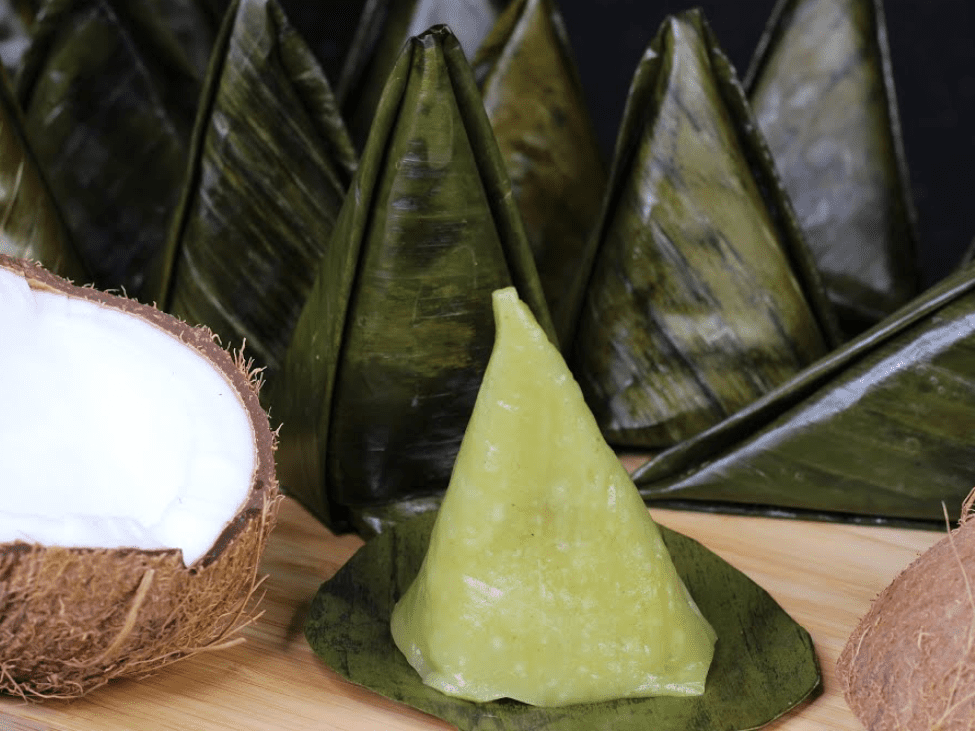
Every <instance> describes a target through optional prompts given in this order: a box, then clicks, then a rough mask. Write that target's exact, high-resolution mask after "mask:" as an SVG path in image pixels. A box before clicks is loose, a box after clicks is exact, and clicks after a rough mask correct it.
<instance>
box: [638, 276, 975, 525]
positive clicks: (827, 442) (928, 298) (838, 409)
mask: <svg viewBox="0 0 975 731" xmlns="http://www.w3.org/2000/svg"><path fill="white" fill-rule="evenodd" d="M973 382H975V270H973V269H971V268H967V269H961V270H959V271H958V272H956V273H955V274H953V275H952V276H950V277H948V278H946V279H945V280H944V281H943V282H941V283H939V284H938V285H936V286H935V287H932V288H931V289H930V290H928V291H926V292H925V293H924V294H922V295H920V296H919V297H917V298H916V299H915V300H912V301H911V302H910V303H909V304H908V305H907V306H905V307H903V308H901V309H900V310H898V311H897V312H895V313H894V314H892V315H891V316H890V317H888V318H887V319H885V320H883V321H882V322H881V323H880V324H878V325H877V326H875V327H874V328H871V329H870V330H868V331H867V332H865V333H864V334H863V335H861V336H859V337H858V338H856V339H854V340H852V341H850V342H849V343H848V344H846V345H844V346H843V347H841V348H838V349H836V350H834V351H833V352H832V353H830V354H829V356H827V357H826V358H824V359H822V360H820V361H818V362H817V363H815V364H813V365H812V366H810V367H809V368H807V369H806V370H804V371H803V372H801V373H799V374H798V375H796V376H795V377H794V378H793V379H791V380H790V381H788V382H787V383H785V384H783V385H782V386H780V387H779V388H778V389H776V390H774V391H772V392H770V393H769V394H767V395H766V396H765V397H763V398H762V399H760V400H758V401H756V402H754V403H753V404H751V405H750V406H748V407H746V408H744V409H742V410H741V411H740V412H739V413H737V414H735V415H734V416H732V417H730V418H729V419H727V420H725V421H724V422H722V423H721V424H719V425H717V426H715V427H714V428H712V429H710V430H708V431H705V432H703V433H701V434H699V435H698V436H696V437H694V438H692V439H689V440H687V441H685V442H684V443H682V444H680V445H677V446H676V447H674V448H672V449H669V450H666V451H664V452H663V453H661V454H659V455H657V456H656V457H655V458H654V459H653V460H652V461H651V462H649V463H648V464H646V465H645V466H644V467H642V468H641V469H639V470H637V472H636V473H635V474H634V476H633V477H634V481H635V482H636V484H637V486H638V487H639V488H640V491H641V493H642V494H643V495H644V497H645V499H647V500H649V501H650V502H651V504H652V503H653V502H654V501H675V502H678V503H680V504H682V505H684V506H687V507H693V508H703V509H712V508H720V509H732V510H748V511H751V510H758V511H760V512H772V513H773V514H779V515H796V514H798V515H800V516H805V517H823V518H829V519H845V520H859V521H866V522H876V521H877V520H882V521H891V520H893V521H898V522H904V521H928V525H930V526H932V527H934V526H938V525H943V524H944V518H943V513H942V502H943V503H944V504H946V505H947V506H948V509H949V511H951V510H955V511H957V508H958V506H959V505H960V504H961V503H962V501H963V499H964V497H965V496H966V495H967V494H968V492H969V491H970V490H971V487H972V485H973V484H975V438H973V434H975V388H973V386H972V384H973ZM955 516H956V517H957V513H956V514H955Z"/></svg>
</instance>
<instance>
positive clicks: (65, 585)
mask: <svg viewBox="0 0 975 731" xmlns="http://www.w3.org/2000/svg"><path fill="white" fill-rule="evenodd" d="M0 267H2V268H5V269H8V270H10V271H12V272H14V273H17V274H21V275H23V276H24V277H25V278H26V279H27V281H28V283H29V285H30V286H31V288H32V289H35V290H38V289H40V290H48V291H55V292H60V293H63V294H65V295H67V296H69V297H76V298H80V299H86V300H89V301H91V302H95V303H97V304H99V305H102V306H104V307H109V308H114V309H119V310H122V311H123V312H126V313H129V314H131V315H132V316H133V317H139V318H142V319H144V320H146V321H148V322H149V323H151V324H152V325H155V326H156V327H158V328H160V329H161V330H163V331H165V332H167V333H170V334H171V335H173V336H174V337H176V338H178V339H179V340H181V341H182V342H183V343H185V344H186V345H187V346H188V347H190V348H194V349H195V350H197V351H198V352H199V353H200V354H202V355H203V357H205V358H206V359H207V361H208V362H210V363H211V364H212V366H213V367H214V368H215V369H216V370H217V371H218V372H219V373H220V374H222V375H223V376H224V378H225V379H226V381H227V382H228V383H229V384H230V385H231V386H232V387H233V388H234V390H235V391H236V393H237V394H238V396H239V398H240V400H241V402H242V403H243V404H244V406H245V408H246V410H247V412H248V414H249V416H250V422H251V425H252V427H253V430H254V435H255V436H254V439H255V445H254V449H255V453H256V463H255V470H254V476H253V484H252V488H251V493H250V497H249V498H248V500H247V502H246V503H245V504H244V505H243V506H242V507H241V509H240V510H239V511H238V513H237V514H236V516H234V518H233V519H232V520H231V521H230V522H229V523H228V525H227V527H226V528H225V529H224V531H223V533H222V534H221V535H220V537H219V538H218V539H217V541H216V542H215V543H214V545H213V547H212V548H211V549H210V550H209V551H208V552H207V553H206V554H205V555H204V556H203V557H201V558H200V559H199V560H198V561H196V562H195V563H193V564H192V565H190V566H186V565H184V563H183V558H182V554H181V552H180V551H179V550H177V549H173V550H152V551H150V550H140V549H131V548H127V549H88V548H62V547H49V546H42V545H30V544H27V543H23V542H13V543H5V544H0V692H5V693H12V694H16V695H19V696H22V697H24V698H28V699H40V698H48V697H61V698H66V697H75V696H80V695H82V694H84V693H87V692H88V691H91V690H93V689H95V688H97V687H99V686H101V685H103V684H105V683H106V682H108V681H109V680H112V679H113V678H117V677H121V676H145V675H147V674H149V673H152V672H153V671H155V670H157V669H158V668H160V667H162V666H164V665H167V664H169V663H171V662H173V661H175V660H179V659H181V658H184V657H187V656H189V655H192V654H194V653H196V652H199V651H201V650H206V649H216V648H219V647H222V646H226V645H227V644H228V643H230V642H236V641H239V640H234V639H232V635H234V633H235V632H237V631H238V630H239V629H240V628H241V627H242V626H244V625H245V624H247V623H249V622H250V621H252V620H253V618H254V616H255V615H254V599H255V596H256V591H257V589H258V587H259V585H260V583H261V580H260V578H259V576H258V573H257V566H258V561H259V560H260V557H261V553H262V551H263V549H264V545H265V543H266V541H267V537H268V534H269V533H270V531H271V528H272V526H273V524H274V520H275V516H276V513H277V505H278V502H279V493H278V482H277V479H276V477H275V472H274V458H273V453H274V448H275V435H274V434H273V433H272V432H271V430H270V428H269V426H268V420H267V415H266V414H265V412H264V410H263V409H262V408H261V405H260V402H259V400H258V389H259V385H260V381H259V378H258V376H257V374H256V373H255V372H254V371H253V370H252V369H250V367H249V364H248V363H247V362H245V361H244V359H243V358H242V356H240V355H239V354H238V356H237V357H236V358H234V357H231V356H230V354H229V353H228V352H227V351H225V350H224V349H223V348H221V347H220V346H219V345H218V344H217V343H216V342H215V340H214V338H213V335H212V334H211V333H210V332H209V331H208V330H205V329H203V328H192V327H190V326H188V325H186V324H184V323H182V322H180V321H179V320H177V319H175V318H173V317H171V316H169V315H166V314H164V313H163V312H161V311H159V310H156V309H154V308H152V307H149V306H146V305H142V304H139V303H137V302H135V301H132V300H129V299H125V298H121V297H115V296H113V295H110V294H106V293H103V292H99V291H96V290H94V289H91V288H82V287H76V286H73V285H71V284H68V283H67V282H66V281H64V280H62V279H60V278H58V277H56V276H54V275H53V274H51V273H49V272H47V271H46V270H44V269H42V268H41V267H40V266H37V265H35V264H32V263H29V262H25V261H22V260H15V259H12V258H9V257H4V256H0Z"/></svg>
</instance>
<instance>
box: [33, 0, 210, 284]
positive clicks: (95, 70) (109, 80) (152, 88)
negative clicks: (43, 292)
mask: <svg viewBox="0 0 975 731" xmlns="http://www.w3.org/2000/svg"><path fill="white" fill-rule="evenodd" d="M213 8H214V5H213V2H212V0H211V2H209V3H208V2H207V0H166V1H165V2H154V1H153V0H125V2H121V1H120V0H51V1H50V2H48V3H47V4H46V5H45V6H44V7H43V9H42V11H41V13H40V14H39V15H38V19H37V22H36V24H35V27H34V30H33V33H34V40H33V41H32V43H31V46H30V48H29V49H28V51H27V53H26V54H25V56H24V58H23V63H22V66H21V69H20V72H19V75H18V77H17V83H16V89H17V97H18V101H19V103H20V105H21V108H22V109H23V110H24V116H25V118H26V129H27V131H28V134H29V137H30V142H31V145H32V147H33V149H34V150H35V153H36V155H37V159H38V161H39V163H40V165H41V167H42V170H43V173H44V175H45V177H46V178H47V180H48V182H49V184H50V187H51V191H52V193H53V195H54V197H55V200H56V201H57V203H58V206H59V208H60V209H61V211H62V214H63V216H64V219H65V222H66V224H67V226H68V229H69V230H70V232H71V234H72V238H73V239H74V241H75V242H76V245H77V247H78V252H79V255H80V256H81V258H82V261H83V263H84V264H85V266H86V268H87V269H88V271H90V272H91V275H92V277H93V279H94V283H95V285H96V286H98V287H99V288H101V289H110V288H124V289H125V290H126V291H127V293H128V294H129V295H131V296H133V297H141V295H142V287H143V285H144V283H145V281H146V277H147V273H148V272H149V271H150V270H151V269H152V267H153V266H155V265H156V259H157V257H158V256H159V252H160V250H161V249H162V247H163V243H164V241H165V236H166V230H167V227H168V224H169V220H170V217H171V215H172V212H173V210H174V209H175V206H176V203H177V201H178V199H179V191H180V186H181V183H182V181H183V175H184V172H185V168H186V161H187V154H188V149H189V140H190V131H191V128H192V125H193V119H194V116H195V113H196V104H197V99H198V97H199V94H200V88H201V83H202V79H203V74H204V71H205V65H206V62H207V59H208V58H209V51H208V50H207V49H208V48H210V47H212V43H213V38H214V36H215V31H216V26H215V24H213V23H212V21H213V18H214V15H213ZM175 19H179V21H180V22H179V25H178V27H173V26H172V25H171V24H170V22H171V21H174V20H175Z"/></svg>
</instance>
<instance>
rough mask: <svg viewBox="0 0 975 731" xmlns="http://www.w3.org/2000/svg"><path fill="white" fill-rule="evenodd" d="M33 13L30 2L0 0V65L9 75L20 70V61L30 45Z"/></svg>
mask: <svg viewBox="0 0 975 731" xmlns="http://www.w3.org/2000/svg"><path fill="white" fill-rule="evenodd" d="M34 11H35V9H34V7H33V3H30V2H21V1H20V0H0V64H2V65H3V68H4V69H6V71H7V73H9V74H15V73H16V72H17V69H18V68H20V59H21V57H22V56H23V55H24V51H26V50H27V47H28V46H29V45H30V31H29V28H30V26H31V24H32V23H33V22H34Z"/></svg>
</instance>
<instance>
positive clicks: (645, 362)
mask: <svg viewBox="0 0 975 731" xmlns="http://www.w3.org/2000/svg"><path fill="white" fill-rule="evenodd" d="M595 235H596V236H597V238H598V240H599V242H598V249H597V251H596V253H595V257H596V260H595V263H594V265H593V267H592V273H591V277H590V279H589V282H588V286H587V288H586V296H585V300H584V304H583V307H582V311H581V314H580V317H579V323H578V328H577V330H576V335H575V338H574V342H573V347H574V353H573V358H572V367H573V371H574V372H575V374H576V378H577V380H578V381H579V383H580V385H581V386H582V389H583V392H584V393H585V394H586V397H587V401H588V402H589V405H590V408H592V410H593V412H594V414H595V415H596V418H597V421H598V422H599V423H600V426H601V428H602V430H603V433H604V435H605V436H606V438H607V440H608V441H609V442H610V443H611V444H613V445H615V446H617V447H634V448H640V449H662V448H666V447H668V446H670V445H672V444H676V443H679V442H681V441H683V440H685V439H687V438H689V437H691V436H693V435H694V434H696V433H698V432H699V431H701V430H703V429H706V428H708V427H709V426H711V425H713V424H716V423H718V422H720V421H721V420H722V419H724V418H726V417H727V416H729V415H730V414H733V413H735V412H736V411H738V410H739V409H740V408H742V407H743V406H745V405H747V404H748V403H750V402H751V401H753V400H754V399H756V398H759V397H760V396H761V395H762V394H764V393H766V392H767V391H769V390H770V389H772V388H774V387H775V386H777V385H778V384H780V383H782V382H783V381H785V380H787V379H788V378H790V377H791V376H792V375H794V374H795V373H797V372H798V371H800V370H802V369H803V368H804V367H805V366H807V365H809V364H810V363H812V362H813V361H815V360H816V359H818V358H820V357H822V356H823V355H825V354H826V353H827V352H828V351H829V350H830V348H831V347H832V346H833V345H835V344H836V343H837V342H839V339H840V338H839V332H838V329H837V326H836V322H835V319H834V317H833V313H832V310H831V308H830V306H829V303H828V301H827V299H826V295H825V290H824V289H823V286H822V282H821V280H820V278H819V274H818V272H817V271H816V269H815V266H814V263H813V261H812V257H811V255H810V252H809V250H808V248H807V247H806V244H805V241H804V240H803V238H802V234H801V232H800V230H799V228H798V225H797V223H796V221H795V217H794V214H793V213H792V209H791V206H790V203H789V200H788V197H787V196H786V195H785V194H784V193H783V191H782V189H781V187H780V184H779V182H778V180H777V178H776V176H775V171H774V167H773V165H772V162H771V159H770V157H769V153H768V149H767V147H766V146H765V143H764V141H763V140H762V138H761V135H760V134H759V133H758V131H757V129H756V128H755V124H754V119H753V118H752V116H751V113H750V111H749V109H748V104H747V102H746V100H745V97H744V93H743V91H742V89H741V86H740V84H739V83H738V80H737V77H736V75H735V72H734V69H733V68H732V67H731V65H730V63H729V62H728V60H727V58H726V57H725V56H724V54H723V53H722V51H721V50H720V49H719V47H718V45H717V41H716V40H715V38H714V36H713V33H712V32H711V30H710V28H709V27H708V25H707V23H706V21H705V19H704V16H703V15H702V14H701V12H700V11H689V12H686V13H683V14H681V15H678V16H671V17H669V18H668V19H666V20H665V21H664V23H663V25H662V27H661V29H660V31H659V33H658V34H657V36H656V38H655V39H654V40H653V41H652V43H651V44H650V46H649V48H648V49H647V51H646V53H645V54H644V56H643V58H642V59H641V61H640V63H639V66H638V68H637V70H636V74H635V76H634V79H633V83H632V86H631V87H630V93H629V98H628V99H627V103H626V108H625V111H624V116H623V122H622V125H621V128H620V133H619V136H618V139H617V143H616V150H615V153H614V161H613V164H612V168H611V171H610V182H609V188H608V191H607V195H606V197H605V201H604V204H603V210H602V213H601V218H600V222H599V224H598V225H597V228H596V232H595ZM586 268H587V269H588V267H586Z"/></svg>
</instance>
